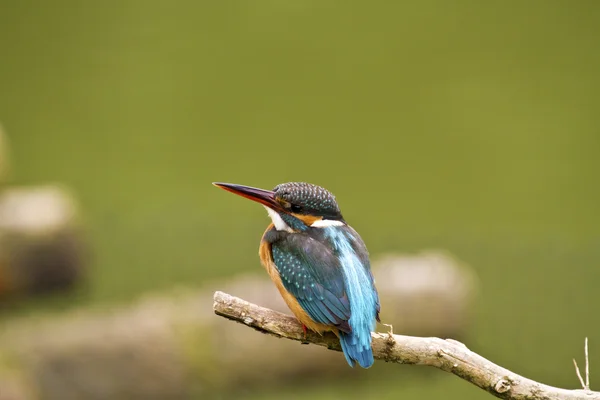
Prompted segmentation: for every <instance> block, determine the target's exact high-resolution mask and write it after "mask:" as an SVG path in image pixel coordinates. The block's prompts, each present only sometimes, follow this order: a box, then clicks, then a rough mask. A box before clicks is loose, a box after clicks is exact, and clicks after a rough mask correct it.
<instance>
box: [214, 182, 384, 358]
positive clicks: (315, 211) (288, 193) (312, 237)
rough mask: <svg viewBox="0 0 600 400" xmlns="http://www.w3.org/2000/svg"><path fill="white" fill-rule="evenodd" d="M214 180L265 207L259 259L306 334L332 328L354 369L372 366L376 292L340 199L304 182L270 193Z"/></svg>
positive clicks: (360, 244)
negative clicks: (344, 215)
mask: <svg viewBox="0 0 600 400" xmlns="http://www.w3.org/2000/svg"><path fill="white" fill-rule="evenodd" d="M213 185H215V186H217V187H219V188H222V189H225V190H227V191H229V192H232V193H234V194H237V195H240V196H242V197H245V198H247V199H250V200H253V201H255V202H258V203H260V204H262V205H263V206H264V207H265V208H266V209H267V213H268V215H269V217H270V218H271V223H270V224H269V226H268V227H267V229H266V231H265V232H264V234H263V236H262V238H261V241H260V246H259V257H260V260H261V263H262V265H263V266H264V268H265V269H266V270H267V273H268V274H269V276H270V278H271V280H272V281H273V282H274V283H275V286H276V287H277V289H278V290H279V293H280V294H281V296H282V297H283V300H284V301H285V303H286V304H287V306H288V307H289V308H290V310H291V311H292V313H293V314H294V315H295V316H296V318H297V319H298V320H299V321H300V323H301V324H302V328H303V330H304V333H305V334H306V332H307V329H310V330H311V331H314V332H317V333H318V334H322V333H324V332H328V331H331V332H333V333H334V334H335V335H336V336H338V338H339V340H340V343H341V347H342V351H343V353H344V356H345V358H346V361H347V362H348V364H349V365H350V366H351V367H354V366H355V365H356V363H358V365H360V366H361V367H363V368H369V367H371V366H372V365H373V352H372V349H371V332H372V331H373V330H374V329H375V325H376V321H377V322H380V318H379V312H380V308H381V307H380V303H379V295H378V293H377V289H376V287H375V278H374V276H373V273H372V271H371V266H370V261H369V253H368V250H367V247H366V245H365V243H364V242H363V240H362V238H361V237H360V235H359V234H358V233H357V232H356V231H355V230H354V229H353V228H352V227H350V225H348V224H347V223H346V221H345V220H344V217H343V216H342V213H341V211H340V208H339V206H338V203H337V201H336V198H335V196H334V195H333V194H332V193H331V192H329V191H328V190H327V189H325V188H323V187H321V186H317V185H313V184H310V183H306V182H288V183H282V184H279V185H277V186H275V188H274V189H273V190H264V189H258V188H254V187H251V186H243V185H238V184H233V183H222V182H214V183H213Z"/></svg>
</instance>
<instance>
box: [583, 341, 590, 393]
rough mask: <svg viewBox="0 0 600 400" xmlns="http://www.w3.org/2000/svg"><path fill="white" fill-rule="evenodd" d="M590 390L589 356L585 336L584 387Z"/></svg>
mask: <svg viewBox="0 0 600 400" xmlns="http://www.w3.org/2000/svg"><path fill="white" fill-rule="evenodd" d="M584 389H586V390H590V357H589V355H588V338H587V337H586V338H585V388H584Z"/></svg>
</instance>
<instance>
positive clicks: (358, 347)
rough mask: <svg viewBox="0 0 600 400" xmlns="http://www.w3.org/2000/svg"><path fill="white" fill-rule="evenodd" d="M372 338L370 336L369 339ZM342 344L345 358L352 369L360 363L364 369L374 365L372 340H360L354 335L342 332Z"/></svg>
mask: <svg viewBox="0 0 600 400" xmlns="http://www.w3.org/2000/svg"><path fill="white" fill-rule="evenodd" d="M370 338H371V336H370V334H369V339H370ZM340 343H341V345H342V351H343V352H344V357H346V361H348V364H350V366H351V367H354V365H355V364H356V363H357V362H358V365H360V366H361V367H363V368H369V367H370V366H371V365H373V350H371V340H367V341H364V340H360V338H358V337H357V336H356V335H354V334H353V333H344V332H340Z"/></svg>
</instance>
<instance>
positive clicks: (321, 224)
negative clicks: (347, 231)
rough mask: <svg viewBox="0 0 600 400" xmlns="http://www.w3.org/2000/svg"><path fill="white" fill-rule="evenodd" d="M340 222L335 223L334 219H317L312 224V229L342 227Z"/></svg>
mask: <svg viewBox="0 0 600 400" xmlns="http://www.w3.org/2000/svg"><path fill="white" fill-rule="evenodd" d="M342 225H344V223H343V222H342V221H336V220H334V219H318V220H316V221H315V222H313V223H312V225H311V226H312V227H313V228H327V227H328V226H342Z"/></svg>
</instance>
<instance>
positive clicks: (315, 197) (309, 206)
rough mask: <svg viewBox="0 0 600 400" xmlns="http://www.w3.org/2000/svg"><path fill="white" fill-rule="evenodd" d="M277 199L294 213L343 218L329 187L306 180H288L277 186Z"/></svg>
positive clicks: (325, 217)
mask: <svg viewBox="0 0 600 400" xmlns="http://www.w3.org/2000/svg"><path fill="white" fill-rule="evenodd" d="M273 193H274V194H275V199H276V200H277V202H278V203H279V204H281V206H282V207H283V208H284V209H285V210H288V211H289V212H291V213H293V214H300V215H313V216H317V217H322V218H323V219H331V220H340V221H341V220H343V217H342V213H341V211H340V208H339V207H338V204H337V202H336V201H335V196H334V195H333V194H331V192H330V191H328V190H327V189H325V188H323V187H321V186H317V185H313V184H311V183H306V182H288V183H282V184H280V185H277V186H275V188H274V189H273Z"/></svg>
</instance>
